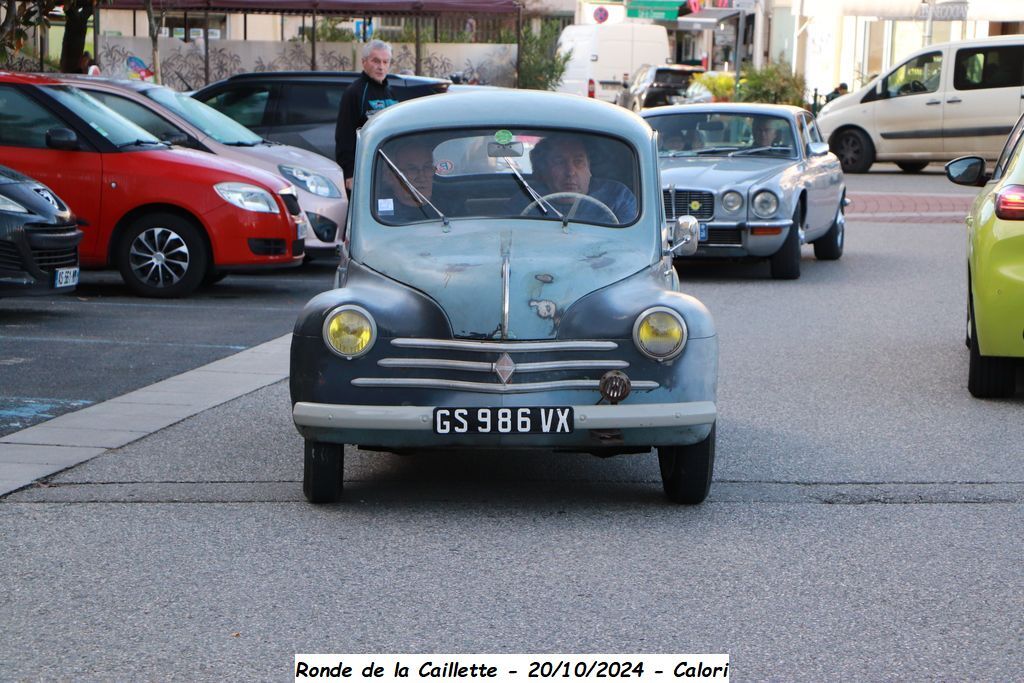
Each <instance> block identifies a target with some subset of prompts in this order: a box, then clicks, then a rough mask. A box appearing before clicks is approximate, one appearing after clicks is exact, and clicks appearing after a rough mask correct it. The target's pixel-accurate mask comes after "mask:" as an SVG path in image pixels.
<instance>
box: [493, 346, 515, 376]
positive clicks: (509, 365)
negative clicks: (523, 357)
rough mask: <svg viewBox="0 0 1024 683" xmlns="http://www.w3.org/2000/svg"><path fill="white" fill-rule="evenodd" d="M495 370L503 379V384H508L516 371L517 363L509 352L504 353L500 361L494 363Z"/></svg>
mask: <svg viewBox="0 0 1024 683" xmlns="http://www.w3.org/2000/svg"><path fill="white" fill-rule="evenodd" d="M494 371H495V372H496V373H498V379H500V380H501V383H502V384H508V381H509V379H510V378H511V377H512V373H514V372H515V371H516V364H515V363H514V362H513V361H512V358H511V357H510V356H509V355H508V354H507V353H503V354H501V358H499V359H498V362H497V363H495V364H494Z"/></svg>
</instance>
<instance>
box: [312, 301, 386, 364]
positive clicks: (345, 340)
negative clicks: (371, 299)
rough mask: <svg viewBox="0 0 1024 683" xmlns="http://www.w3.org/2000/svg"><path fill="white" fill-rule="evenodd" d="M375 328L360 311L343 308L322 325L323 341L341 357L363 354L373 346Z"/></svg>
mask: <svg viewBox="0 0 1024 683" xmlns="http://www.w3.org/2000/svg"><path fill="white" fill-rule="evenodd" d="M375 336H376V328H375V326H374V324H373V321H372V320H370V318H369V316H368V315H367V314H366V313H364V312H363V311H362V310H359V309H356V308H344V309H342V310H340V311H337V312H335V313H332V314H331V316H330V317H329V318H328V319H327V323H326V324H325V325H324V339H325V341H326V342H327V343H328V344H329V345H330V347H331V348H332V349H334V351H335V352H336V353H338V354H339V355H341V356H346V357H354V356H358V355H361V354H363V353H365V352H366V351H367V350H369V348H370V346H371V345H372V344H373V339H374V337H375Z"/></svg>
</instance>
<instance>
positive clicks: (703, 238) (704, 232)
mask: <svg viewBox="0 0 1024 683" xmlns="http://www.w3.org/2000/svg"><path fill="white" fill-rule="evenodd" d="M697 240H698V241H700V242H707V241H708V224H707V223H701V224H700V237H698V238H697Z"/></svg>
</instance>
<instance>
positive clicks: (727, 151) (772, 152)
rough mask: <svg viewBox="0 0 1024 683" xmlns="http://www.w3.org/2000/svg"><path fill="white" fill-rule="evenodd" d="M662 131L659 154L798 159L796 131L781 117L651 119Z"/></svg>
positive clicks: (723, 115) (711, 115)
mask: <svg viewBox="0 0 1024 683" xmlns="http://www.w3.org/2000/svg"><path fill="white" fill-rule="evenodd" d="M647 123H649V124H650V126H651V128H653V129H654V130H656V131H658V155H659V156H662V157H680V156H698V155H699V156H756V157H776V158H783V159H793V158H796V157H797V156H798V155H797V148H796V146H795V144H794V141H793V130H792V127H791V126H790V123H789V121H788V120H787V119H785V118H783V117H781V116H771V115H765V114H747V113H735V114H734V113H719V112H702V113H693V114H669V115H665V116H651V117H649V118H648V119H647Z"/></svg>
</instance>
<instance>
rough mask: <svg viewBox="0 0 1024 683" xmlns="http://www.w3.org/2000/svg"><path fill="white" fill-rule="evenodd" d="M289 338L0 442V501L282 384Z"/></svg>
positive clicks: (286, 364) (280, 339)
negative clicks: (166, 429) (177, 425)
mask: <svg viewBox="0 0 1024 683" xmlns="http://www.w3.org/2000/svg"><path fill="white" fill-rule="evenodd" d="M290 344H291V335H290V334H286V335H283V336H281V337H278V338H277V339H273V340H271V341H269V342H266V343H264V344H260V345H259V346H254V347H253V348H251V349H247V350H245V351H241V352H240V353H236V354H235V355H233V356H228V357H227V358H223V359H221V360H218V361H215V362H213V363H209V364H208V365H204V366H202V367H199V368H196V369H195V370H190V371H188V372H185V373H183V374H180V375H177V376H175V377H171V378H169V379H165V380H163V381H161V382H156V383H155V384H151V385H149V386H148V387H143V388H142V389H138V390H136V391H132V392H129V393H127V394H124V395H122V396H118V397H117V398H113V399H110V400H109V401H104V402H103V403H98V404H96V405H93V406H89V407H88V408H84V409H82V410H79V411H76V412H73V413H67V414H65V415H61V416H60V417H56V418H54V419H52V420H48V421H47V422H44V423H42V424H38V425H35V426H33V427H29V428H28V429H23V430H21V431H20V432H14V433H13V434H8V435H7V436H3V437H0V496H3V495H6V494H8V493H11V492H13V491H16V490H17V489H20V488H23V487H25V486H28V485H29V484H31V483H32V482H34V481H36V480H37V479H41V478H43V477H48V476H50V475H52V474H56V473H57V472H60V471H61V470H64V469H67V468H69V467H73V466H75V465H78V464H79V463H82V462H85V461H86V460H90V459H92V458H95V457H96V456H98V455H100V454H102V453H104V452H106V451H108V450H111V449H115V448H121V447H122V446H124V445H126V444H129V443H131V442H133V441H137V440H138V439H141V438H143V437H146V436H149V435H150V434H152V433H154V432H157V431H159V430H161V429H164V428H165V427H169V426H171V425H173V424H175V423H177V422H181V421H182V420H184V419H186V418H189V417H192V416H193V415H197V414H199V413H201V412H203V411H205V410H209V409H210V408H213V407H214V406H218V405H221V404H222V403H227V402H228V401H231V400H233V399H236V398H238V397H239V396H244V395H245V394H248V393H251V392H253V391H256V390H257V389H261V388H263V387H265V386H268V385H271V384H274V383H275V382H279V381H281V380H282V379H285V378H286V377H288V353H289V347H290Z"/></svg>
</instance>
